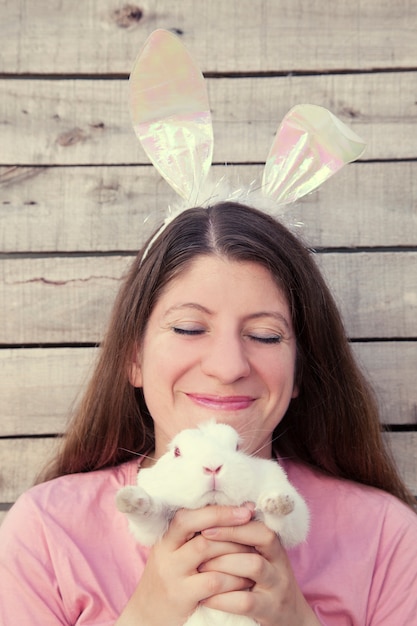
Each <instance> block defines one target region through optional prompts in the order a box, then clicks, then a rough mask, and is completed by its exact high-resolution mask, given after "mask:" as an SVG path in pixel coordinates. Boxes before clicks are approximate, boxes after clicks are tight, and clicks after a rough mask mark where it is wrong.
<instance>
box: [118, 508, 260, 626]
mask: <svg viewBox="0 0 417 626" xmlns="http://www.w3.org/2000/svg"><path fill="white" fill-rule="evenodd" d="M251 517H252V508H251V507H250V506H248V507H245V506H243V507H224V506H223V507H220V506H209V507H205V508H202V509H197V510H194V511H189V510H187V511H186V510H181V511H178V512H177V514H176V515H175V517H174V518H173V520H172V522H171V523H170V526H169V529H168V531H167V533H166V534H165V535H164V537H163V538H162V539H161V541H159V542H158V543H157V544H155V545H154V546H153V548H152V550H151V552H150V555H149V559H148V561H147V563H146V566H145V569H144V572H143V575H142V578H141V580H140V582H139V584H138V586H137V588H136V590H135V592H134V594H133V596H132V598H131V599H130V601H129V602H128V604H127V606H126V608H125V609H124V611H123V613H122V614H121V616H120V618H119V619H118V620H117V622H116V626H133V625H135V626H137V624H138V623H141V624H146V626H182V624H184V622H185V621H186V619H187V618H188V617H189V615H190V614H191V613H192V612H193V611H194V610H195V608H196V607H197V606H198V604H199V603H200V602H202V601H204V600H205V599H206V598H209V597H210V596H212V595H213V594H214V595H215V597H216V598H218V600H219V601H221V598H224V597H227V593H228V592H239V591H241V590H244V589H248V588H250V587H251V586H252V585H253V581H252V580H248V579H247V578H245V577H244V576H242V575H241V574H240V572H238V571H237V572H228V571H223V570H222V569H219V570H217V569H216V568H215V567H211V568H210V567H208V568H207V571H203V569H202V567H203V566H202V564H203V563H211V564H215V563H216V559H222V557H224V556H225V555H228V556H234V555H238V554H240V555H242V553H245V552H250V551H251V550H252V548H251V547H249V546H246V545H244V543H242V542H240V541H236V540H233V539H232V540H228V539H225V540H224V541H223V540H222V539H221V538H220V537H219V536H216V541H211V539H210V538H208V537H205V536H204V534H196V533H200V532H201V531H202V529H208V528H212V527H216V528H218V529H221V528H225V530H226V529H228V531H229V533H230V531H231V530H232V529H235V528H237V527H238V526H239V525H242V524H246V523H247V522H248V521H249V520H250V519H251ZM220 562H221V561H220ZM222 594H226V595H222Z"/></svg>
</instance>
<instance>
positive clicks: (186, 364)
mask: <svg viewBox="0 0 417 626" xmlns="http://www.w3.org/2000/svg"><path fill="white" fill-rule="evenodd" d="M145 251H146V254H145V255H144V254H143V252H142V253H140V254H139V255H138V257H137V259H136V260H135V262H134V263H133V265H132V268H131V270H130V273H129V274H128V276H127V277H126V279H125V281H124V284H123V286H122V288H121V290H120V293H119V296H118V298H117V301H116V304H115V307H114V311H113V315H112V318H111V321H110V325H109V330H108V333H107V337H106V339H105V341H104V343H103V346H102V349H101V356H100V359H99V361H98V363H97V366H96V370H95V373H94V376H93V378H92V381H91V383H90V386H89V388H88V390H87V393H86V395H85V398H84V400H83V402H82V405H81V406H80V408H79V410H78V413H77V415H76V416H75V419H74V421H73V423H72V424H71V425H70V427H69V429H68V433H67V435H66V437H65V438H64V440H63V444H62V448H61V450H60V451H59V453H58V454H57V456H56V458H55V460H54V462H53V463H52V465H51V466H50V467H49V468H48V470H47V471H46V472H45V474H44V476H43V480H45V481H48V482H43V483H41V484H39V485H38V486H36V487H34V488H33V489H32V490H30V491H29V492H28V493H27V494H24V496H22V497H21V498H20V499H19V501H18V502H17V504H16V505H15V506H14V507H13V509H12V510H11V511H10V513H9V514H8V516H7V518H6V520H5V522H4V524H3V526H2V528H1V534H0V537H1V542H0V545H1V548H0V569H1V573H0V575H1V580H2V585H1V591H0V615H1V618H2V623H4V624H11V623H21V624H26V623H27V624H29V623H30V624H32V625H35V626H36V625H37V624H42V626H45V625H49V624H50V625H57V624H74V625H75V624H77V625H84V624H96V625H98V624H117V625H118V626H128V625H130V624H138V623H141V624H146V625H147V626H150V625H151V624H158V625H159V624H164V625H166V624H172V625H178V626H179V625H181V624H183V623H184V622H185V621H186V619H187V616H188V615H189V614H190V613H191V612H192V611H193V610H194V609H195V607H196V606H197V605H198V603H204V604H206V605H207V606H210V607H212V608H218V609H222V610H226V611H229V612H233V613H237V614H240V615H248V616H250V617H252V618H254V619H255V620H257V621H258V622H259V623H260V624H262V626H267V625H268V626H269V625H282V626H284V625H285V626H291V625H293V624H296V625H300V624H306V625H311V626H313V625H314V626H316V625H317V624H322V625H325V626H339V625H340V626H341V625H342V624H343V625H345V624H354V625H358V626H359V625H361V626H362V625H363V624H367V625H369V626H376V625H378V626H379V625H381V624H387V625H388V624H393V623H396V624H410V625H412V624H417V599H416V598H417V593H416V591H417V577H416V574H415V572H416V568H415V563H416V559H417V517H416V515H415V513H414V511H413V510H412V507H413V504H414V499H413V497H412V495H411V494H410V493H409V492H408V491H407V489H406V487H405V486H404V484H403V482H402V481H401V479H400V477H399V475H398V473H397V471H396V469H395V467H394V465H393V463H392V461H391V459H390V457H389V454H388V453H387V451H386V449H385V447H384V443H383V440H382V438H381V435H380V425H379V420H378V412H377V408H376V404H375V400H374V398H373V395H372V392H371V391H370V389H369V387H368V385H367V383H366V381H365V380H364V378H363V376H362V374H361V373H360V371H359V369H358V367H357V365H356V363H355V361H354V359H353V357H352V354H351V351H350V348H349V344H348V342H347V339H346V336H345V332H344V329H343V326H342V323H341V320H340V316H339V313H338V311H337V308H336V306H335V304H334V301H333V299H332V296H331V294H330V292H329V290H328V288H327V287H326V285H325V283H324V281H323V279H322V277H321V275H320V273H319V271H318V269H317V268H316V265H315V263H314V260H313V258H312V255H311V253H310V252H308V250H307V249H306V248H305V247H304V246H303V244H302V243H301V242H300V241H299V240H298V239H297V238H296V237H295V236H294V235H292V234H291V233H290V232H289V230H287V229H286V228H285V227H284V226H283V225H282V224H280V223H279V222H278V221H276V220H274V219H273V218H271V217H269V216H267V215H265V214H264V213H262V212H260V211H258V210H256V209H253V208H250V207H248V206H243V205H240V204H235V203H232V202H224V203H219V204H216V205H214V206H211V207H209V208H204V209H203V208H194V209H189V210H186V211H184V212H183V213H182V214H180V215H179V216H178V217H176V218H175V219H174V220H173V221H172V222H171V223H170V224H169V225H168V226H167V227H166V228H165V229H164V230H162V231H161V232H160V233H159V234H158V235H157V236H156V237H155V238H154V239H153V240H152V244H151V245H150V247H149V249H147V248H146V247H145ZM208 417H214V418H215V419H216V420H217V421H220V422H226V423H229V424H231V425H232V426H234V427H235V428H236V429H237V430H238V431H239V432H240V434H241V436H242V438H243V439H244V446H245V448H246V449H249V450H250V451H251V452H253V453H257V454H259V455H261V456H265V457H277V458H278V459H279V461H280V462H281V463H282V465H283V466H284V468H285V469H286V471H287V473H288V476H289V479H290V481H291V482H293V484H294V485H295V487H296V488H297V489H298V490H299V491H300V493H301V495H303V496H304V497H305V499H306V500H307V503H308V504H309V507H310V511H311V519H312V522H311V529H310V533H309V536H308V538H307V541H306V542H305V544H303V545H301V546H298V547H297V548H295V549H293V550H290V551H289V552H288V553H286V552H285V550H284V549H283V548H282V546H281V544H280V542H279V539H278V538H277V537H276V536H275V535H274V534H273V533H271V532H270V531H269V530H268V529H267V528H266V527H265V526H264V525H263V524H262V523H261V522H259V521H254V520H252V507H251V505H250V503H248V505H247V506H243V507H240V508H236V507H218V506H211V507H207V508H204V509H199V510H195V511H185V510H184V511H179V512H178V513H177V515H176V516H175V518H174V520H173V521H172V523H171V525H170V528H169V530H168V532H167V533H166V535H165V537H164V538H163V539H162V540H161V542H160V543H158V544H157V545H156V546H154V547H153V548H152V549H151V550H147V549H145V548H143V547H141V546H138V545H136V544H135V542H134V540H133V538H132V537H131V535H130V533H129V531H128V527H127V523H126V519H125V518H124V516H123V515H121V514H120V513H119V512H117V511H116V507H115V504H114V496H115V494H116V492H117V490H118V489H120V487H122V486H123V485H124V484H129V483H134V482H135V474H136V471H137V464H138V460H137V459H138V457H137V455H139V464H140V466H147V465H149V464H151V463H152V462H153V461H154V460H155V459H157V458H158V457H159V456H160V455H161V454H162V453H163V452H164V451H165V445H166V443H167V441H168V440H169V439H170V438H171V437H172V436H173V435H174V434H175V433H176V432H178V431H179V430H181V429H182V428H184V427H188V426H190V425H195V424H198V423H200V422H202V421H203V420H205V419H207V418H208ZM142 455H145V456H142Z"/></svg>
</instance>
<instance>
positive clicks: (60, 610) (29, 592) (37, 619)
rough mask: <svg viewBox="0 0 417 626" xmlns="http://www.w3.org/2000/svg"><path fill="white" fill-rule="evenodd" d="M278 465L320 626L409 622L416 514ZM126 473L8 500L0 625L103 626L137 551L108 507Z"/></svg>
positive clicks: (1, 533) (415, 576)
mask: <svg viewBox="0 0 417 626" xmlns="http://www.w3.org/2000/svg"><path fill="white" fill-rule="evenodd" d="M284 466H285V469H286V470H287V472H288V475H289V478H290V480H291V481H292V482H293V483H294V485H295V486H296V487H297V488H298V489H299V491H300V492H301V493H302V494H303V495H304V497H305V498H306V500H307V502H308V504H309V506H310V510H311V516H312V522H311V530H310V533H309V536H308V539H307V542H306V543H305V544H303V545H302V546H299V547H297V548H295V549H293V550H291V551H290V552H289V555H290V559H291V562H292V565H293V568H294V571H295V574H296V577H297V580H298V582H299V584H300V586H301V588H302V590H303V592H304V594H305V596H306V598H307V600H308V602H309V603H310V605H311V606H312V607H313V609H314V611H315V613H316V615H317V617H318V619H319V620H320V621H321V623H322V624H323V626H348V625H354V626H382V625H384V626H413V625H417V515H415V514H414V513H413V512H412V511H411V510H409V509H408V508H407V507H406V506H405V505H403V504H402V503H400V502H398V501H397V500H396V499H395V498H393V497H391V496H389V495H387V494H385V493H383V492H380V491H377V490H374V489H369V488H365V487H361V486H359V485H355V484H353V483H349V482H346V481H340V480H335V479H332V478H327V477H324V476H322V475H320V474H318V473H315V472H312V471H311V470H309V469H307V468H305V467H303V466H301V465H297V464H295V463H292V462H286V463H284ZM136 469H137V462H136V461H132V462H129V463H126V464H124V465H122V466H120V467H117V468H112V469H108V470H103V471H99V472H92V473H87V474H82V475H72V476H65V477H62V478H58V479H56V480H53V481H51V482H49V483H45V484H42V485H39V486H37V487H34V488H33V489H31V490H29V491H28V492H27V493H25V494H24V495H23V496H21V498H19V500H18V502H17V503H16V504H15V505H14V507H13V508H12V509H11V511H10V512H9V513H8V515H7V516H6V519H5V520H4V522H3V524H2V526H1V527H0V624H2V625H4V626H12V625H13V626H14V625H15V624H18V625H19V626H52V625H53V626H57V625H58V624H66V625H68V624H71V625H75V624H76V625H77V626H87V625H93V624H94V626H110V625H111V624H114V622H115V621H116V620H117V618H118V616H119V614H120V613H121V611H122V609H123V607H124V606H125V604H126V602H127V601H128V599H129V597H130V596H131V594H132V593H133V591H134V589H135V586H136V584H137V582H138V580H139V579H140V576H141V573H142V571H143V568H144V565H145V562H146V558H147V550H146V549H145V548H142V547H140V546H138V545H137V544H136V543H135V541H134V539H133V538H132V536H131V534H130V532H129V530H128V527H127V522H126V519H125V517H124V516H123V515H122V514H121V513H119V512H118V511H117V510H116V508H115V504H114V498H115V493H116V491H117V490H118V489H119V488H120V487H121V486H123V485H126V484H132V483H134V482H135V477H136Z"/></svg>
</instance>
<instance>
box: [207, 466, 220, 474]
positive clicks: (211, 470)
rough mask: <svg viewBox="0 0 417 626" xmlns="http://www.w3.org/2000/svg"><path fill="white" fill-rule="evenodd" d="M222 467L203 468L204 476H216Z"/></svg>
mask: <svg viewBox="0 0 417 626" xmlns="http://www.w3.org/2000/svg"><path fill="white" fill-rule="evenodd" d="M222 467H223V465H219V466H218V467H203V470H204V473H205V474H218V473H219V472H220V470H221V469H222Z"/></svg>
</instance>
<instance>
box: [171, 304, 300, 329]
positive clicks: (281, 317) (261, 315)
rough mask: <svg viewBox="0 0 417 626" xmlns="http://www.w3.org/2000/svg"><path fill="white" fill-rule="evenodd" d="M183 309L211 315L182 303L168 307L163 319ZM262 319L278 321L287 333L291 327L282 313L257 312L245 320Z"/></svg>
mask: <svg viewBox="0 0 417 626" xmlns="http://www.w3.org/2000/svg"><path fill="white" fill-rule="evenodd" d="M183 309H195V310H197V311H201V312H202V313H206V314H207V315H213V311H211V310H210V309H208V308H207V307H205V306H203V305H202V304H198V303H197V302H184V303H182V304H174V305H173V306H171V307H169V309H167V310H166V311H165V313H164V315H163V317H164V318H165V317H167V316H169V315H171V314H172V313H175V312H177V311H182V310H183ZM264 317H272V318H274V319H276V320H278V321H279V322H281V323H282V324H284V326H285V327H286V329H287V330H288V331H290V330H291V325H290V323H289V322H288V320H287V318H286V317H285V315H282V313H279V312H278V311H257V312H256V313H252V314H250V315H248V316H247V317H246V319H248V320H254V319H261V318H264Z"/></svg>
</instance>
